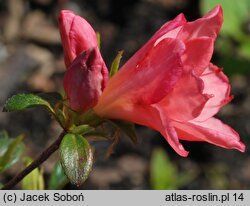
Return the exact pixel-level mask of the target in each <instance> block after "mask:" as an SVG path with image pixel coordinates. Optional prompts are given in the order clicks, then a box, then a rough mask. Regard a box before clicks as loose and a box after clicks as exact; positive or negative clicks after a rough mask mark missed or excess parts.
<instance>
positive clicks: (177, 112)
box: [157, 72, 209, 121]
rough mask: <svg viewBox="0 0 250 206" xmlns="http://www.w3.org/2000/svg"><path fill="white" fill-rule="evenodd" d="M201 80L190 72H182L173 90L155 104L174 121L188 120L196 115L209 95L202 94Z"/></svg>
mask: <svg viewBox="0 0 250 206" xmlns="http://www.w3.org/2000/svg"><path fill="white" fill-rule="evenodd" d="M203 87H204V85H203V81H202V80H201V79H200V78H199V77H197V76H196V75H195V74H193V73H192V72H189V73H183V75H182V77H181V78H180V79H179V81H178V82H177V83H176V85H175V87H174V89H173V91H172V92H171V93H169V94H168V95H167V96H166V97H165V98H164V99H163V100H162V101H160V102H159V103H158V104H157V105H158V107H161V108H162V110H164V112H165V113H166V114H167V116H168V117H169V118H170V119H172V120H175V121H188V120H190V119H194V118H195V117H197V116H198V115H199V114H200V112H201V111H202V109H203V107H204V105H205V103H206V102H207V101H208V99H209V96H208V95H206V94H203Z"/></svg>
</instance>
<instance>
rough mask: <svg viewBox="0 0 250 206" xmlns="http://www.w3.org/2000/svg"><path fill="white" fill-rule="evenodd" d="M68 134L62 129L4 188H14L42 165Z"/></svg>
mask: <svg viewBox="0 0 250 206" xmlns="http://www.w3.org/2000/svg"><path fill="white" fill-rule="evenodd" d="M65 134H66V132H65V131H62V132H61V134H60V135H59V136H58V138H57V139H56V140H55V141H54V142H53V143H52V144H51V145H50V146H49V147H48V148H47V149H46V150H44V151H43V152H42V153H41V154H40V155H39V157H38V158H37V159H35V160H34V161H33V162H32V163H31V164H30V165H28V166H27V167H26V168H25V169H23V170H22V171H21V172H20V173H19V174H17V175H16V176H15V177H13V178H12V179H11V180H10V181H9V182H8V183H6V184H5V185H4V186H3V187H2V190H9V189H11V188H13V187H14V186H15V185H16V184H17V183H19V182H20V181H21V180H22V179H23V178H24V177H25V176H26V175H28V174H29V173H30V172H31V171H32V170H34V169H35V168H37V167H38V166H39V165H41V164H42V163H43V162H44V161H46V160H47V159H48V158H49V157H50V156H51V155H52V154H53V153H54V152H55V151H56V150H57V149H58V148H59V146H60V143H61V141H62V139H63V137H64V135H65Z"/></svg>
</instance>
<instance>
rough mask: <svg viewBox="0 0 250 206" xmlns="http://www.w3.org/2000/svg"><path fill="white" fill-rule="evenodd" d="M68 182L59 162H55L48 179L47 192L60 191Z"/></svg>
mask: <svg viewBox="0 0 250 206" xmlns="http://www.w3.org/2000/svg"><path fill="white" fill-rule="evenodd" d="M68 182H69V180H68V178H67V177H66V175H65V174H64V171H63V168H62V166H61V163H60V162H57V163H56V165H55V166H54V168H53V171H52V173H51V175H50V178H49V183H48V189H49V190H61V189H63V187H64V186H65V185H66V184H67V183H68Z"/></svg>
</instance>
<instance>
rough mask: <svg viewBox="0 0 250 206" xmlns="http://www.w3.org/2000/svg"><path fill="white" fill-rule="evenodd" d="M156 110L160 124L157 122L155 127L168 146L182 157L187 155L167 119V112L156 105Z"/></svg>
mask: <svg viewBox="0 0 250 206" xmlns="http://www.w3.org/2000/svg"><path fill="white" fill-rule="evenodd" d="M155 109H156V111H157V112H158V115H159V116H158V117H159V118H160V124H159V123H158V125H157V127H158V128H157V129H156V130H158V131H159V132H160V133H161V134H162V136H164V138H165V139H166V140H167V142H168V143H169V144H170V146H171V147H172V148H173V149H174V150H175V151H176V152H177V153H178V154H179V155H180V156H182V157H186V156H188V151H186V150H185V149H184V147H183V145H182V144H181V143H180V142H179V137H178V134H177V133H176V130H175V128H174V126H173V125H172V122H171V121H170V120H169V119H168V117H167V114H166V113H165V111H164V110H162V109H161V108H159V107H158V106H156V107H155Z"/></svg>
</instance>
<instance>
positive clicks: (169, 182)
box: [150, 148, 178, 190]
mask: <svg viewBox="0 0 250 206" xmlns="http://www.w3.org/2000/svg"><path fill="white" fill-rule="evenodd" d="M150 181H151V186H152V188H153V189H155V190H166V189H171V190H175V189H178V188H177V187H178V186H177V182H178V171H177V168H176V166H175V165H174V164H173V163H172V162H171V161H170V160H169V158H168V156H167V154H166V153H165V152H164V150H163V149H160V148H158V149H155V150H154V151H153V154H152V158H151V162H150Z"/></svg>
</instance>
